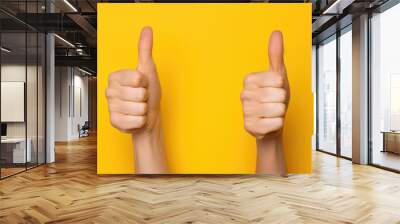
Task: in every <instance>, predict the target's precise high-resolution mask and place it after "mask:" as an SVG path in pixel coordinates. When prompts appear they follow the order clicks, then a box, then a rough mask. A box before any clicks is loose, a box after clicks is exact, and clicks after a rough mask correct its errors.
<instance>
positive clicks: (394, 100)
mask: <svg viewBox="0 0 400 224" xmlns="http://www.w3.org/2000/svg"><path fill="white" fill-rule="evenodd" d="M399 21H400V4H398V5H396V6H394V7H392V8H390V9H388V10H386V11H384V12H382V13H379V14H375V15H373V17H372V18H371V99H370V104H371V111H370V119H371V130H370V133H371V141H372V148H371V153H370V160H371V162H372V164H375V165H378V166H383V167H386V168H390V169H395V170H400V63H399V52H400V44H399V40H400V32H399V30H398V29H397V27H398V22H399Z"/></svg>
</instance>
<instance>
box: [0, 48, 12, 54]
mask: <svg viewBox="0 0 400 224" xmlns="http://www.w3.org/2000/svg"><path fill="white" fill-rule="evenodd" d="M0 49H1V51H4V52H6V53H10V52H11V50H10V49H7V48H5V47H1V48H0Z"/></svg>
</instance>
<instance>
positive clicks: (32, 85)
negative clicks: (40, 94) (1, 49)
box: [1, 64, 43, 137]
mask: <svg viewBox="0 0 400 224" xmlns="http://www.w3.org/2000/svg"><path fill="white" fill-rule="evenodd" d="M25 68H26V69H27V78H28V82H26V81H25V73H26V71H25ZM33 76H35V77H33ZM1 81H7V82H10V81H18V82H25V83H27V94H26V96H27V99H26V101H27V107H29V108H30V111H32V110H35V111H36V108H37V106H39V107H41V106H42V105H38V104H37V103H36V102H37V92H36V85H37V84H36V83H37V79H36V65H35V66H29V65H28V66H27V67H25V64H24V65H19V64H9V65H7V64H5V65H2V66H1ZM39 103H43V102H42V101H40V102H39ZM3 109H5V108H3ZM27 121H28V122H33V121H34V122H36V121H37V114H36V113H27ZM27 128H28V129H27V130H28V133H36V128H37V127H36V123H35V124H31V125H29V124H28V126H27ZM7 137H25V122H7ZM28 137H29V136H28Z"/></svg>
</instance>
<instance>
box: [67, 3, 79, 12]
mask: <svg viewBox="0 0 400 224" xmlns="http://www.w3.org/2000/svg"><path fill="white" fill-rule="evenodd" d="M64 3H65V4H66V5H68V7H70V8H71V9H72V10H73V11H74V12H78V10H77V9H76V8H75V7H74V6H73V5H72V4H71V3H70V2H69V1H68V0H64Z"/></svg>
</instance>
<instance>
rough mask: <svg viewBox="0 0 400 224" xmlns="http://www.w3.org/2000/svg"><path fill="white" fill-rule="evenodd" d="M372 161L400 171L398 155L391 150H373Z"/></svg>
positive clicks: (399, 156) (399, 157)
mask: <svg viewBox="0 0 400 224" xmlns="http://www.w3.org/2000/svg"><path fill="white" fill-rule="evenodd" d="M372 159H373V163H374V164H378V165H380V166H384V167H389V168H391V169H395V170H399V171H400V155H399V154H395V153H392V152H381V151H378V150H377V151H374V155H373V157H372Z"/></svg>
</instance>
